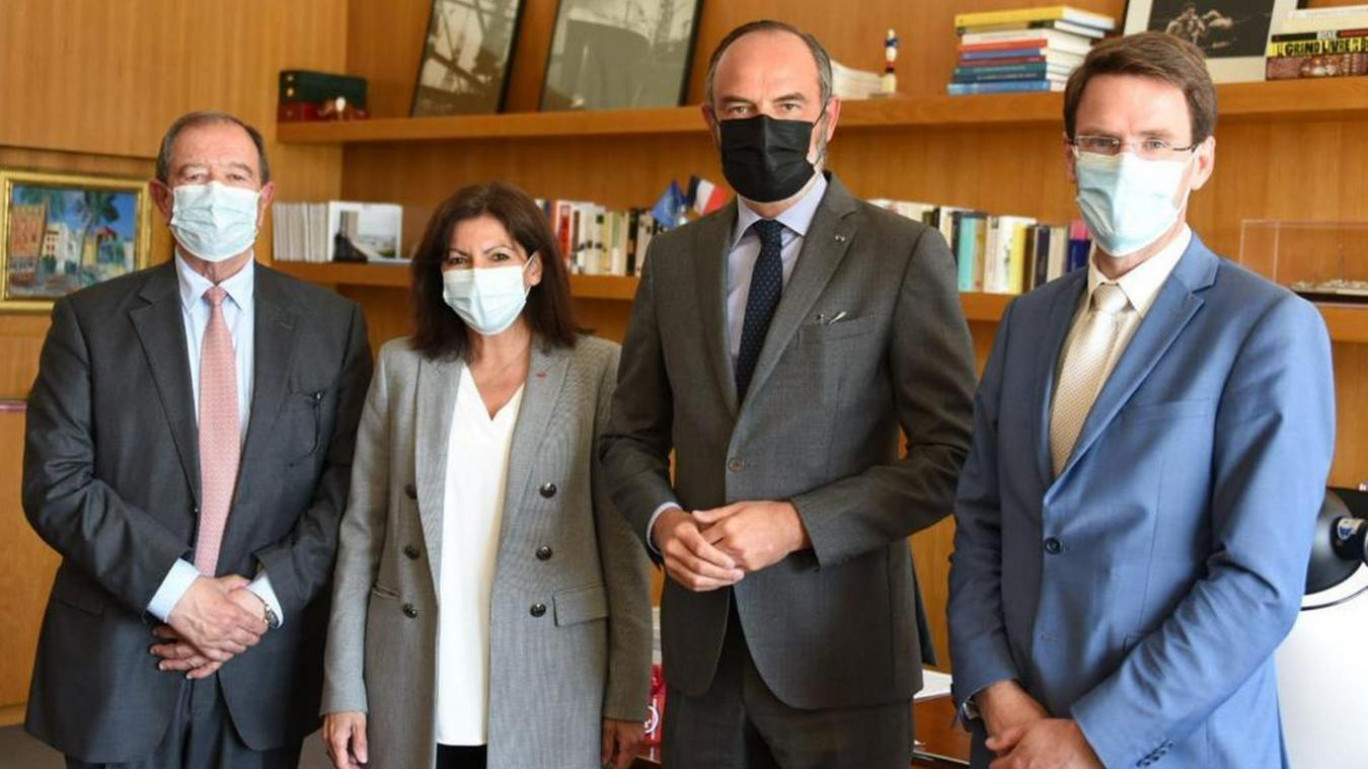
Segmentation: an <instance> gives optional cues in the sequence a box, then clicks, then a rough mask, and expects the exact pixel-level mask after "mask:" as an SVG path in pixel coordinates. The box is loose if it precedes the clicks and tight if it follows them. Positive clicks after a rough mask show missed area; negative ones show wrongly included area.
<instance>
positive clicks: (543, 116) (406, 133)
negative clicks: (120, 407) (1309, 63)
mask: <svg viewBox="0 0 1368 769" xmlns="http://www.w3.org/2000/svg"><path fill="white" fill-rule="evenodd" d="M1219 99H1220V105H1221V118H1222V119H1223V120H1224V119H1232V118H1233V119H1239V118H1246V117H1248V118H1267V117H1273V116H1278V115H1285V116H1287V117H1289V118H1296V119H1303V120H1304V119H1311V118H1316V117H1334V118H1339V119H1343V118H1349V117H1354V116H1368V79H1365V78H1353V77H1346V78H1333V79H1328V80H1282V81H1272V82H1260V83H1229V84H1226V85H1222V86H1220V93H1219ZM1063 103H1064V102H1063V96H1062V95H1061V94H1058V93H1029V94H1000V95H992V96H956V97H952V96H931V97H920V98H914V97H901V96H900V97H893V98H889V99H873V100H868V101H851V102H846V103H845V104H844V105H842V108H841V128H843V129H847V130H848V129H852V128H854V129H860V128H938V127H964V128H972V127H975V126H983V127H989V126H1011V125H1034V126H1048V125H1057V124H1060V123H1061V122H1062V112H1063ZM703 131H704V123H703V118H702V116H701V115H700V114H699V109H698V107H697V106H689V107H666V108H660V109H638V110H599V111H593V112H514V113H505V114H501V115H462V116H455V117H425V118H377V119H373V120H351V121H343V122H316V123H280V124H278V125H277V126H276V140H277V141H278V142H280V143H282V144H359V143H368V142H412V141H460V140H470V139H509V140H516V139H537V138H568V137H612V136H661V135H669V134H697V133H702V132H703Z"/></svg>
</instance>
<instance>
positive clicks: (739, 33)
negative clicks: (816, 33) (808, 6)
mask: <svg viewBox="0 0 1368 769" xmlns="http://www.w3.org/2000/svg"><path fill="white" fill-rule="evenodd" d="M752 32H787V33H788V34H790V35H794V36H796V37H797V38H798V39H800V40H802V41H803V42H804V43H806V44H807V47H808V50H809V51H811V52H812V60H813V62H814V63H816V64H817V90H818V92H819V93H820V94H821V99H822V105H823V106H825V105H826V103H827V99H829V98H830V97H831V56H829V55H828V54H827V51H826V48H824V47H822V43H821V41H819V40H818V39H817V38H815V37H813V36H812V33H810V32H804V31H803V30H801V29H799V28H797V27H795V26H793V25H792V24H789V23H788V22H784V21H775V20H774V19H758V20H756V21H748V22H746V23H745V24H742V25H741V26H739V27H737V28H736V29H733V30H732V31H730V32H728V33H727V36H726V37H724V38H722V42H720V43H718V44H717V48H715V49H713V52H712V58H710V59H708V75H707V79H706V80H705V81H704V85H703V91H704V98H706V99H707V103H708V104H712V103H713V81H714V80H716V79H717V63H718V62H720V61H721V60H722V54H724V53H726V52H727V49H728V48H730V47H731V44H732V43H735V42H736V41H737V40H740V39H741V38H743V37H745V36H746V35H749V34H751V33H752Z"/></svg>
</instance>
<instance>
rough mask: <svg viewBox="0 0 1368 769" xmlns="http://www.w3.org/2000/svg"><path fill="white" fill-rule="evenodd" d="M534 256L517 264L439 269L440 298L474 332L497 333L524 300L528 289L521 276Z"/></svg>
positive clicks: (514, 317)
mask: <svg viewBox="0 0 1368 769" xmlns="http://www.w3.org/2000/svg"><path fill="white" fill-rule="evenodd" d="M536 258H537V256H536V254H533V255H532V258H531V259H528V260H527V263H526V264H524V265H522V266H521V267H518V266H510V267H479V268H473V269H467V270H447V271H445V272H443V273H442V284H443V291H442V298H443V299H444V300H445V301H446V303H447V306H448V307H450V308H451V309H452V310H454V311H455V312H456V314H457V315H459V316H461V320H463V321H465V324H466V325H467V326H469V327H470V328H471V329H472V330H474V331H475V332H476V333H478V334H480V335H481V336H495V335H497V334H501V333H503V332H504V331H506V330H508V328H509V327H510V326H512V325H513V322H514V321H516V320H517V319H518V316H519V315H521V314H522V311H523V307H524V306H525V305H526V304H527V294H528V292H530V291H531V290H532V289H531V288H529V287H527V286H525V285H523V276H524V275H525V274H526V273H527V268H528V266H529V265H531V264H532V261H533V260H534V259H536Z"/></svg>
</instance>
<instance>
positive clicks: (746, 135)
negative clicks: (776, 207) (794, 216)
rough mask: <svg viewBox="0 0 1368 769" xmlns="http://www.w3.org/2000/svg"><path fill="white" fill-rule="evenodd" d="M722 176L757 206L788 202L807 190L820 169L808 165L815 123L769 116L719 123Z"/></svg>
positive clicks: (738, 192) (742, 195)
mask: <svg viewBox="0 0 1368 769" xmlns="http://www.w3.org/2000/svg"><path fill="white" fill-rule="evenodd" d="M718 125H719V130H720V131H721V134H722V140H721V144H722V174H723V175H724V176H726V177H727V182H728V183H730V184H731V186H732V189H734V190H736V193H737V194H738V195H740V196H741V197H743V198H745V199H747V200H753V201H755V202H756V203H774V202H776V201H780V200H787V199H788V198H791V197H793V196H794V195H796V194H797V193H798V191H799V190H801V189H803V185H805V184H807V183H808V181H809V180H811V179H812V175H813V174H814V173H815V172H816V169H814V168H813V167H812V164H811V163H809V162H808V159H807V154H808V146H809V145H810V144H811V143H812V131H813V128H814V124H813V123H809V122H806V121H803V120H776V119H775V118H772V117H770V116H769V115H756V116H755V117H748V118H741V119H737V120H723V121H720V122H719V123H718Z"/></svg>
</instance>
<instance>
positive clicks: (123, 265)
mask: <svg viewBox="0 0 1368 769" xmlns="http://www.w3.org/2000/svg"><path fill="white" fill-rule="evenodd" d="M151 206H152V202H151V198H150V196H149V193H148V188H147V180H146V179H133V178H124V177H113V176H97V175H92V174H69V173H59V172H47V171H30V170H19V169H5V168H0V312H48V311H50V310H51V309H52V303H53V302H54V301H56V300H57V299H60V298H62V297H63V296H66V295H67V294H70V293H72V292H73V291H79V290H80V289H82V288H86V287H88V286H93V285H95V284H97V283H102V282H104V281H106V280H109V279H110V278H115V277H118V276H120V275H126V274H128V273H130V272H135V271H137V270H140V269H142V268H144V267H147V266H148V265H149V264H151V261H152V225H151V219H152V217H151Z"/></svg>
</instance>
